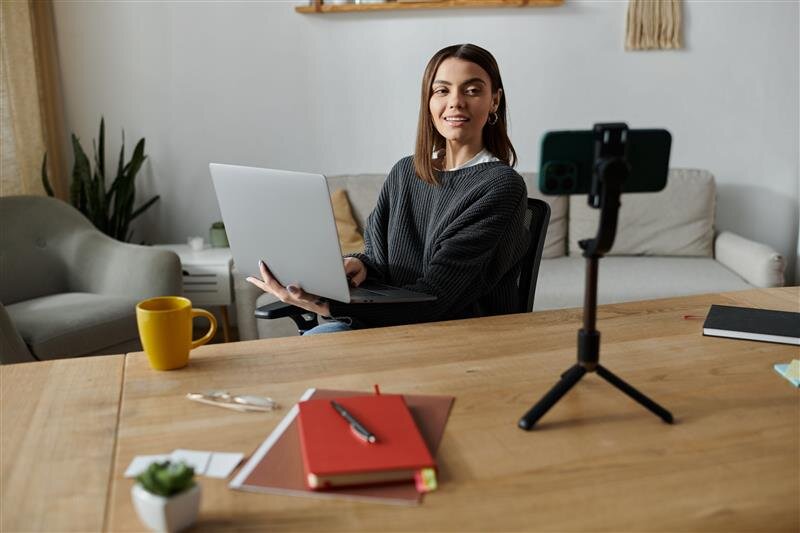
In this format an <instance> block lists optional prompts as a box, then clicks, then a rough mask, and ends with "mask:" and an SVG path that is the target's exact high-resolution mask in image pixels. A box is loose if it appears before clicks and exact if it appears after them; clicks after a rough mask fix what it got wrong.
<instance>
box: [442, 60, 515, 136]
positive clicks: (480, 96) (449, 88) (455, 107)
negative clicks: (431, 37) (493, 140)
mask: <svg viewBox="0 0 800 533" xmlns="http://www.w3.org/2000/svg"><path fill="white" fill-rule="evenodd" d="M501 93H502V90H500V89H499V90H498V91H497V92H496V93H495V94H492V84H491V81H490V80H489V75H488V74H487V73H486V71H485V70H483V69H482V68H481V67H479V66H478V65H476V64H475V63H472V62H471V61H465V60H463V59H457V58H455V57H451V58H448V59H445V60H444V61H443V62H442V64H441V65H439V68H438V70H437V71H436V75H434V77H433V86H432V90H431V100H430V103H429V107H430V111H431V117H432V118H433V123H434V125H435V126H436V130H437V131H438V132H439V133H440V134H441V135H442V137H444V138H445V139H447V140H448V141H455V142H457V143H459V144H464V145H470V144H482V131H483V126H484V124H486V121H487V120H488V118H489V113H491V112H494V111H496V110H497V106H498V105H499V104H500V97H501Z"/></svg>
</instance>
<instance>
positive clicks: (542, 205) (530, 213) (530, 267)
mask: <svg viewBox="0 0 800 533" xmlns="http://www.w3.org/2000/svg"><path fill="white" fill-rule="evenodd" d="M549 222H550V206H549V205H548V204H547V202H545V201H544V200H538V199H536V198H528V208H527V209H526V210H525V225H526V226H527V227H528V231H530V235H531V240H530V242H529V243H528V250H527V251H526V252H525V255H524V256H523V257H522V261H520V273H519V309H517V311H518V312H520V313H527V312H529V311H531V310H533V297H534V296H535V294H536V280H537V278H538V277H539V264H540V263H541V262H542V250H543V249H544V239H545V237H546V236H547V225H548V224H549Z"/></svg>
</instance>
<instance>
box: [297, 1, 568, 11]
mask: <svg viewBox="0 0 800 533" xmlns="http://www.w3.org/2000/svg"><path fill="white" fill-rule="evenodd" d="M563 3H564V0H439V1H429V2H396V1H395V2H383V3H380V4H327V5H326V4H324V3H323V4H318V3H315V4H314V5H309V6H297V7H295V8H294V9H295V11H297V12H298V13H353V12H356V11H395V10H400V9H447V8H462V7H553V6H560V5H562V4H563Z"/></svg>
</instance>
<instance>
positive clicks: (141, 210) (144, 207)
mask: <svg viewBox="0 0 800 533" xmlns="http://www.w3.org/2000/svg"><path fill="white" fill-rule="evenodd" d="M159 198H161V197H160V196H159V195H156V196H153V197H152V198H150V199H149V200H148V201H147V202H145V203H144V205H142V206H141V207H139V209H137V210H136V211H134V212H133V213H131V221H133V219H135V218H136V217H138V216H139V215H141V214H142V213H144V212H145V211H147V208H148V207H150V206H151V205H153V204H154V203H156V202H157V201H158V199H159Z"/></svg>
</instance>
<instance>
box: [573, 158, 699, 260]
mask: <svg viewBox="0 0 800 533" xmlns="http://www.w3.org/2000/svg"><path fill="white" fill-rule="evenodd" d="M714 194H715V188H714V176H712V175H711V173H710V172H707V171H705V170H694V169H671V170H670V171H669V177H668V179H667V186H666V187H665V188H664V190H663V191H660V192H657V193H637V194H623V195H622V199H621V203H622V206H621V207H620V210H619V221H618V223H617V236H616V239H615V240H614V246H613V248H612V249H611V251H610V253H609V254H608V255H672V256H700V257H712V256H713V251H714V248H713V246H714V205H715V198H714ZM569 213H570V215H569V253H570V255H580V253H581V249H580V247H579V246H578V241H579V240H581V239H587V238H593V237H594V236H595V235H596V234H597V221H598V217H599V214H600V210H599V209H593V208H591V207H589V206H588V205H587V203H586V196H583V195H581V196H578V195H575V196H571V197H570V200H569Z"/></svg>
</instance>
